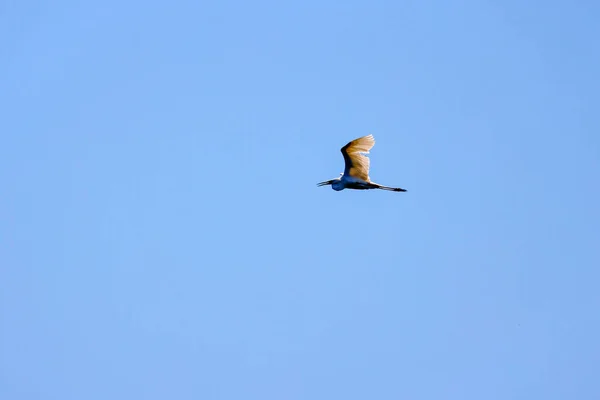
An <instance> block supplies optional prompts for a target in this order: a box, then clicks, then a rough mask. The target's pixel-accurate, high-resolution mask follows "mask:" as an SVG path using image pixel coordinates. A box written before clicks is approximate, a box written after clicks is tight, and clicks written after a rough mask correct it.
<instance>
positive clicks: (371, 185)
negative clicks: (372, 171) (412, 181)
mask: <svg viewBox="0 0 600 400" xmlns="http://www.w3.org/2000/svg"><path fill="white" fill-rule="evenodd" d="M374 145H375V138H374V137H373V135H367V136H363V137H359V138H358V139H354V140H353V141H351V142H348V144H346V145H345V146H344V147H342V149H341V152H342V155H343V156H344V162H345V163H346V166H345V168H344V172H342V173H341V174H340V176H339V177H338V178H335V179H331V180H329V181H324V182H319V183H317V186H325V185H331V188H332V189H333V190H335V191H340V190H344V189H357V190H368V189H382V190H389V191H392V192H406V189H402V188H394V187H389V186H383V185H380V184H378V183H375V182H372V181H371V179H370V178H369V166H370V160H369V157H367V156H365V154H368V153H369V150H371V149H372V148H373V146H374Z"/></svg>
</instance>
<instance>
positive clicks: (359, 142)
mask: <svg viewBox="0 0 600 400" xmlns="http://www.w3.org/2000/svg"><path fill="white" fill-rule="evenodd" d="M374 145H375V138H373V135H367V136H363V137H361V138H358V139H354V140H353V141H351V142H350V143H348V144H347V145H345V146H344V147H342V150H341V151H342V154H343V156H344V161H345V162H346V167H345V168H344V175H349V176H353V177H355V178H359V179H362V180H363V181H366V182H369V165H370V164H369V157H367V156H365V155H364V154H368V153H369V150H371V149H372V148H373V146H374ZM362 153H364V154H362Z"/></svg>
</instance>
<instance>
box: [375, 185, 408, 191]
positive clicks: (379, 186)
mask: <svg viewBox="0 0 600 400" xmlns="http://www.w3.org/2000/svg"><path fill="white" fill-rule="evenodd" d="M377 189H382V190H389V191H390V192H406V189H402V188H393V187H389V186H383V185H377Z"/></svg>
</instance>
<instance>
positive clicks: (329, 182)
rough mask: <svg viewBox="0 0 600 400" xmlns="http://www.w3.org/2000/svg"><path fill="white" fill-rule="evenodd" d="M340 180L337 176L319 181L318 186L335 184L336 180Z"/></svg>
mask: <svg viewBox="0 0 600 400" xmlns="http://www.w3.org/2000/svg"><path fill="white" fill-rule="evenodd" d="M342 175H343V174H340V176H342ZM339 180H340V178H335V179H332V180H330V181H324V182H319V183H317V186H325V185H333V184H334V183H335V182H338V181H339Z"/></svg>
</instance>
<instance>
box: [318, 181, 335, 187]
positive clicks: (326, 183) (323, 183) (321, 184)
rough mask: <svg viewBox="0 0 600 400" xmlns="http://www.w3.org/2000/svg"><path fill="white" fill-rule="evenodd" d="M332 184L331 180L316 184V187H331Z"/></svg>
mask: <svg viewBox="0 0 600 400" xmlns="http://www.w3.org/2000/svg"><path fill="white" fill-rule="evenodd" d="M332 183H333V180H330V181H325V182H319V183H317V186H325V185H331V184H332Z"/></svg>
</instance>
